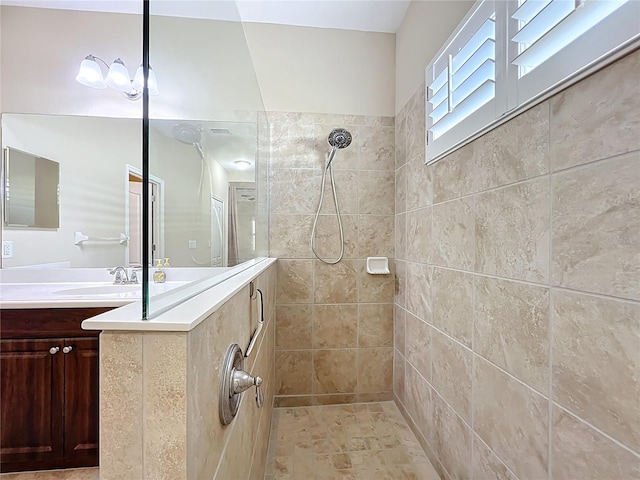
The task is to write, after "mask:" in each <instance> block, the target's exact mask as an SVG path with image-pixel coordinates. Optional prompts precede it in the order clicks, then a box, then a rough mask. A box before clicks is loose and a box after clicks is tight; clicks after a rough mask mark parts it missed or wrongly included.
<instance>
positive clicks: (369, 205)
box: [358, 171, 396, 215]
mask: <svg viewBox="0 0 640 480" xmlns="http://www.w3.org/2000/svg"><path fill="white" fill-rule="evenodd" d="M395 210H396V207H395V173H394V172H380V171H361V172H360V176H359V177H358V213H360V214H371V215H393V214H394V213H395Z"/></svg>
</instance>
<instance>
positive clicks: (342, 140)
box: [311, 128, 351, 265]
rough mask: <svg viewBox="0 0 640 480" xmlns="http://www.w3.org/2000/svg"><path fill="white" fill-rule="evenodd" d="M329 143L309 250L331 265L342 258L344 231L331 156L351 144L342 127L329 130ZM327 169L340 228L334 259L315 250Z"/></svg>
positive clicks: (347, 133)
mask: <svg viewBox="0 0 640 480" xmlns="http://www.w3.org/2000/svg"><path fill="white" fill-rule="evenodd" d="M327 140H329V145H331V151H330V152H329V158H328V159H327V165H326V166H325V167H324V170H323V171H322V184H321V186H320V201H319V202H318V210H317V211H316V216H315V218H314V219H313V228H312V229H311V250H312V251H313V254H314V255H315V256H316V258H318V260H320V261H322V262H324V263H327V264H329V265H333V264H336V263H338V262H339V261H340V260H342V257H343V256H344V231H343V228H342V218H341V217H340V206H339V205H338V193H337V192H336V184H335V181H334V179H333V166H332V162H333V158H334V157H335V155H336V152H337V151H338V149H340V148H347V147H348V146H349V145H351V134H350V133H349V132H348V131H347V130H345V129H344V128H334V129H333V130H331V133H330V134H329V137H328V139H327ZM327 171H329V178H330V181H331V190H332V191H333V203H334V205H335V207H336V217H337V218H338V228H339V230H340V256H339V257H338V258H336V259H335V260H328V259H325V258H322V257H321V256H320V255H319V254H318V252H317V251H316V227H317V226H318V217H320V210H322V202H324V186H325V182H326V180H327Z"/></svg>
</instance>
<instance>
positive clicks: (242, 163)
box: [233, 160, 251, 170]
mask: <svg viewBox="0 0 640 480" xmlns="http://www.w3.org/2000/svg"><path fill="white" fill-rule="evenodd" d="M233 163H235V165H236V167H238V170H246V169H248V168H249V167H250V166H251V162H250V161H248V160H236V161H235V162H233Z"/></svg>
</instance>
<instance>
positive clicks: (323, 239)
mask: <svg viewBox="0 0 640 480" xmlns="http://www.w3.org/2000/svg"><path fill="white" fill-rule="evenodd" d="M340 218H341V221H342V234H343V239H344V255H343V258H355V257H358V256H360V253H359V250H360V249H359V243H358V216H357V215H342V214H341V216H340ZM312 222H313V220H312ZM310 235H311V233H309V235H308V236H307V237H306V241H307V244H309V243H310V242H309V239H310ZM340 240H341V239H340V224H339V223H338V217H337V216H336V215H335V214H333V215H320V216H319V217H318V222H317V223H316V236H315V248H316V253H317V254H318V255H320V257H321V258H324V259H325V260H330V261H335V260H336V259H338V258H339V257H340V252H341V249H342V243H341V241H340ZM309 251H311V250H309ZM309 256H310V257H311V256H313V255H312V254H310V255H309Z"/></svg>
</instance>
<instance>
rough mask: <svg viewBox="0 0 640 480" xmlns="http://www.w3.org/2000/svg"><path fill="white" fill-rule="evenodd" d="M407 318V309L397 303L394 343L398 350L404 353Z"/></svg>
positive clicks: (394, 312) (394, 315)
mask: <svg viewBox="0 0 640 480" xmlns="http://www.w3.org/2000/svg"><path fill="white" fill-rule="evenodd" d="M405 318H406V312H405V310H404V309H403V308H400V307H399V306H398V305H395V306H394V310H393V343H394V346H395V348H396V350H398V351H399V352H400V353H401V354H402V355H404V341H405Z"/></svg>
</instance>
